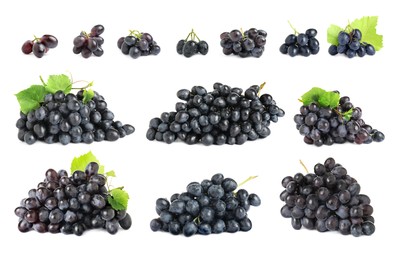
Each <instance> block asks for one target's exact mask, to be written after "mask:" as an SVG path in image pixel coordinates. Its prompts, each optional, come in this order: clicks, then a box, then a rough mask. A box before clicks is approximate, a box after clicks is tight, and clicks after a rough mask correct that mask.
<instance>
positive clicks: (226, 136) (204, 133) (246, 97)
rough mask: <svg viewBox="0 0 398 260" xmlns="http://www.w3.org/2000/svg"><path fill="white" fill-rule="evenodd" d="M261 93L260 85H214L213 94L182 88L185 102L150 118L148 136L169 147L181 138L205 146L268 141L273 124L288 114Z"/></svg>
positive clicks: (180, 93)
mask: <svg viewBox="0 0 398 260" xmlns="http://www.w3.org/2000/svg"><path fill="white" fill-rule="evenodd" d="M263 85H264V84H263ZM263 85H262V86H263ZM259 91H260V86H258V85H253V86H251V87H249V88H248V89H247V90H246V91H243V90H242V89H241V88H231V87H229V86H227V85H223V84H221V83H215V84H214V85H213V91H212V92H207V90H206V89H205V88H204V87H201V86H194V87H192V89H191V91H189V90H188V89H181V90H179V91H178V92H177V97H178V98H179V99H181V100H183V101H184V102H177V103H176V105H175V109H176V111H173V112H164V113H162V114H161V116H160V117H155V118H153V119H151V120H150V122H149V129H148V131H147V134H146V137H147V139H148V140H157V141H163V142H166V143H168V144H170V143H172V142H174V141H175V140H176V139H177V138H179V139H180V140H182V141H184V142H185V143H187V144H196V143H202V144H204V145H212V144H217V145H222V144H243V143H245V142H246V141H248V140H250V141H254V140H257V139H261V138H265V137H267V136H268V135H270V133H271V132H270V129H269V128H268V127H269V125H270V124H271V121H272V122H277V121H278V118H279V117H282V116H284V114H285V112H284V111H283V110H282V109H281V108H279V107H278V106H277V105H276V102H275V100H274V99H273V98H272V96H271V95H269V94H263V95H261V96H260V97H259V96H258V93H259Z"/></svg>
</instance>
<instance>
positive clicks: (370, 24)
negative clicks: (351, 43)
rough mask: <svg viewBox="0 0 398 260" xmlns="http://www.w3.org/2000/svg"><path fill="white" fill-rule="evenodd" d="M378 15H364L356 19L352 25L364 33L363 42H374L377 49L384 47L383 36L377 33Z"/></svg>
mask: <svg viewBox="0 0 398 260" xmlns="http://www.w3.org/2000/svg"><path fill="white" fill-rule="evenodd" d="M377 20H378V16H364V17H362V18H361V19H356V20H354V21H353V22H352V23H351V24H350V26H351V27H352V28H354V29H359V30H360V31H361V33H362V39H361V42H366V43H369V44H372V45H373V47H375V49H376V51H378V50H380V49H381V48H383V36H382V35H379V34H377V33H376V26H377Z"/></svg>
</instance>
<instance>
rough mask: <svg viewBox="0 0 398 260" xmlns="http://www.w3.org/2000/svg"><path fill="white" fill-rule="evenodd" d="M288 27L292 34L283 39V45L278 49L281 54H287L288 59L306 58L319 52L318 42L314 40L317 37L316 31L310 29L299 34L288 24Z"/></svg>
mask: <svg viewBox="0 0 398 260" xmlns="http://www.w3.org/2000/svg"><path fill="white" fill-rule="evenodd" d="M289 25H290V27H291V28H292V29H293V31H294V34H289V35H288V36H287V37H286V39H285V43H283V44H282V45H281V47H280V48H279V51H280V52H281V53H282V54H289V56H290V57H295V56H297V55H301V56H304V57H308V56H310V55H311V54H313V55H315V54H317V53H318V52H319V41H318V40H317V39H316V38H315V37H316V35H317V30H316V29H314V28H310V29H308V30H306V31H305V33H299V32H298V31H297V30H296V29H295V28H294V27H293V25H292V24H291V23H290V22H289Z"/></svg>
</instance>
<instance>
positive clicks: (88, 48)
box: [73, 24, 105, 58]
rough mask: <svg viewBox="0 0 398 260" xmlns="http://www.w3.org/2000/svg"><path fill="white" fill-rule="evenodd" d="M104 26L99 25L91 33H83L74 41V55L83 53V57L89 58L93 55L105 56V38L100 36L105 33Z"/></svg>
mask: <svg viewBox="0 0 398 260" xmlns="http://www.w3.org/2000/svg"><path fill="white" fill-rule="evenodd" d="M104 30H105V28H104V26H102V25H100V24H98V25H96V26H94V27H93V28H92V29H91V32H90V33H89V34H87V33H86V32H81V33H80V35H79V36H76V37H75V39H73V53H75V54H79V53H81V55H82V57H84V58H89V57H90V56H91V55H93V54H94V55H95V56H97V57H101V56H102V54H104V50H103V49H102V44H103V43H104V38H102V37H101V36H100V35H101V34H102V33H103V32H104Z"/></svg>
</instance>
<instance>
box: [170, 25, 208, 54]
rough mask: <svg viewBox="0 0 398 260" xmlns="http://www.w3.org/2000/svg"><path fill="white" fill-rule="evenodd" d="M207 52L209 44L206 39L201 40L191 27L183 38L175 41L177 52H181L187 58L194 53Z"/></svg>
mask: <svg viewBox="0 0 398 260" xmlns="http://www.w3.org/2000/svg"><path fill="white" fill-rule="evenodd" d="M189 37H191V39H190V40H188V39H189ZM196 40H198V41H196ZM208 52H209V45H208V44H207V42H206V41H201V40H200V39H199V37H198V35H197V34H196V33H195V32H194V30H193V29H192V31H191V32H190V33H189V34H188V36H187V38H185V40H180V41H179V42H178V43H177V53H178V54H183V55H184V56H185V57H187V58H189V57H192V56H193V55H194V54H196V53H200V54H202V55H206V54H207V53H208Z"/></svg>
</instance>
